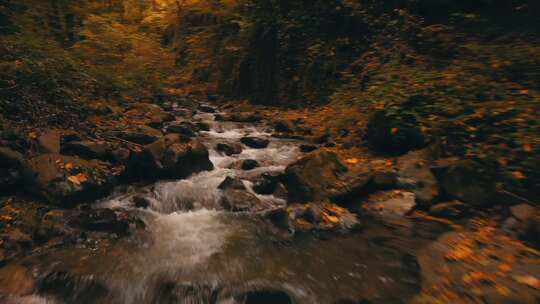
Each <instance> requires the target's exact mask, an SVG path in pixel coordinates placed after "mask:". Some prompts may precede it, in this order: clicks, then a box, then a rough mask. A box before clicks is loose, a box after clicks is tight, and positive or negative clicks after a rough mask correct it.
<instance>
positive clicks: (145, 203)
mask: <svg viewBox="0 0 540 304" xmlns="http://www.w3.org/2000/svg"><path fill="white" fill-rule="evenodd" d="M131 201H132V202H133V205H134V206H135V207H136V208H142V209H145V208H148V207H149V206H150V205H151V204H152V203H151V202H150V199H148V198H147V197H145V196H141V195H136V196H134V197H133V198H131Z"/></svg>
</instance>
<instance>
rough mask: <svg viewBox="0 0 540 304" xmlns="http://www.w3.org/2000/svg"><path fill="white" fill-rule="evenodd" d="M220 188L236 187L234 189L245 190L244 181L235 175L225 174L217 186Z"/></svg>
mask: <svg viewBox="0 0 540 304" xmlns="http://www.w3.org/2000/svg"><path fill="white" fill-rule="evenodd" d="M218 189H220V190H228V189H236V190H247V189H246V186H245V185H244V182H242V180H241V179H239V178H237V177H230V176H227V177H226V178H225V179H224V180H223V181H222V182H221V183H220V184H219V186H218Z"/></svg>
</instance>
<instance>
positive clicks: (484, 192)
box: [433, 160, 496, 208]
mask: <svg viewBox="0 0 540 304" xmlns="http://www.w3.org/2000/svg"><path fill="white" fill-rule="evenodd" d="M433 172H434V173H435V174H436V176H437V178H438V179H439V180H440V184H441V187H442V190H443V192H444V194H445V195H446V196H447V197H449V198H451V199H456V200H459V201H462V202H463V203H465V204H467V205H470V206H471V207H473V208H483V207H486V206H488V205H489V203H490V201H491V199H492V198H493V197H494V195H495V191H496V189H495V188H496V187H495V180H494V178H493V176H492V174H490V173H489V172H484V171H483V169H482V168H481V167H480V166H477V165H476V164H474V163H473V162H472V161H468V160H464V161H449V162H445V163H444V164H442V163H441V162H438V163H436V167H434V168H433Z"/></svg>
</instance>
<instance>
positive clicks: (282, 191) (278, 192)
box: [272, 183, 289, 201]
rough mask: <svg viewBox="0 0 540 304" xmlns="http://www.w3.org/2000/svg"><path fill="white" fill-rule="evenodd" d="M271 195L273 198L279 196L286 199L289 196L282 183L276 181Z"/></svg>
mask: <svg viewBox="0 0 540 304" xmlns="http://www.w3.org/2000/svg"><path fill="white" fill-rule="evenodd" d="M272 195H273V196H274V197H275V198H279V199H282V200H285V201H286V200H287V197H288V196H289V193H288V192H287V188H286V187H285V185H283V184H282V183H278V184H277V185H276V190H274V193H272Z"/></svg>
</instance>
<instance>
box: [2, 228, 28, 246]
mask: <svg viewBox="0 0 540 304" xmlns="http://www.w3.org/2000/svg"><path fill="white" fill-rule="evenodd" d="M2 238H3V239H4V240H5V241H7V242H10V243H15V244H17V245H18V246H20V247H23V248H30V247H31V246H32V237H31V236H30V234H28V233H26V232H24V231H22V230H20V229H18V228H15V229H10V230H8V231H7V232H6V233H4V234H3V235H2Z"/></svg>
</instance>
